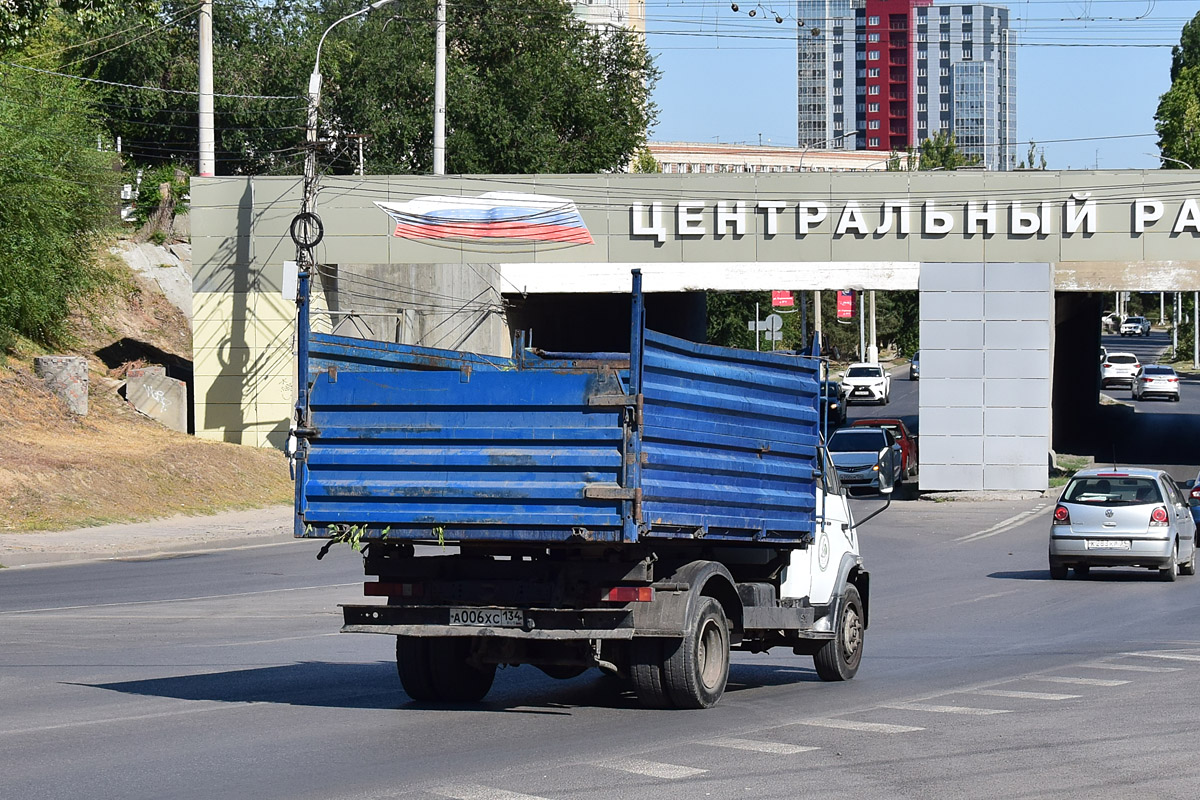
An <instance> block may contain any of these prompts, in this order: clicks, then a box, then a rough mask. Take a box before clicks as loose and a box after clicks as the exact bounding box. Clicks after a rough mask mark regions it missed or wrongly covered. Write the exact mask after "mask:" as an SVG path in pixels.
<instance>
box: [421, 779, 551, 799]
mask: <svg viewBox="0 0 1200 800" xmlns="http://www.w3.org/2000/svg"><path fill="white" fill-rule="evenodd" d="M430 791H431V792H432V793H433V794H436V795H441V796H442V797H450V798H453V800H546V798H544V797H538V796H537V795H534V794H521V793H520V792H508V791H505V790H504V789H494V788H492V787H491V786H480V785H479V784H477V783H457V784H454V785H453V786H439V787H438V788H436V789H430Z"/></svg>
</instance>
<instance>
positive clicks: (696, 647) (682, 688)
mask: <svg viewBox="0 0 1200 800" xmlns="http://www.w3.org/2000/svg"><path fill="white" fill-rule="evenodd" d="M698 599H699V602H698V603H696V605H695V608H694V609H693V611H692V615H691V619H689V620H688V627H687V633H686V634H684V637H683V639H681V640H680V641H679V643H678V646H677V647H676V648H675V650H674V652H672V653H671V654H670V655H668V656H667V659H666V661H665V662H664V665H663V677H664V678H665V679H666V684H667V692H668V694H670V696H671V701H672V702H673V703H674V705H675V706H676V707H678V708H711V707H713V706H715V705H716V704H717V701H718V700H720V699H721V695H723V694H725V684H726V682H727V681H728V680H729V621H728V620H727V619H726V618H725V610H724V609H722V608H721V604H720V603H718V602H717V601H716V599H714V598H712V597H701V598H698Z"/></svg>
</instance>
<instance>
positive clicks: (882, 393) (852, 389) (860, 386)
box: [842, 362, 892, 406]
mask: <svg viewBox="0 0 1200 800" xmlns="http://www.w3.org/2000/svg"><path fill="white" fill-rule="evenodd" d="M842 389H843V391H845V393H846V403H847V404H850V403H854V402H858V403H879V404H880V405H882V406H886V405H887V404H888V400H890V399H891V395H892V376H891V375H889V374H888V373H887V370H885V369H884V368H883V367H881V366H879V365H878V364H870V363H867V362H860V363H857V364H851V365H850V366H849V367H847V368H846V371H845V372H844V373H842Z"/></svg>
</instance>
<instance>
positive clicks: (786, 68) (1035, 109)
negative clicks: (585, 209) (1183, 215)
mask: <svg viewBox="0 0 1200 800" xmlns="http://www.w3.org/2000/svg"><path fill="white" fill-rule="evenodd" d="M942 4H943V2H942V0H935V5H942ZM731 5H732V4H731V3H730V2H722V1H721V0H647V2H646V32H647V44H648V45H649V48H650V52H651V53H652V54H653V55H654V56H655V62H656V63H657V65H658V67H659V69H660V70H661V71H662V73H663V74H662V77H661V78H660V80H659V82H658V86H657V88H656V90H655V92H654V101H655V103H657V105H658V106H659V117H658V124H657V126H656V127H655V128H654V130H653V131H652V132H651V135H650V138H651V140H654V141H689V142H744V143H748V144H758V143H759V142H760V141H761V142H762V143H763V144H775V145H786V146H794V145H795V144H796V35H797V32H800V33H803V28H801V27H799V26H798V25H797V18H796V4H795V2H794V0H793V2H786V3H774V4H771V3H762V4H759V3H756V2H753V0H747V2H740V0H739V2H738V3H737V5H738V11H736V12H735V11H733V9H732V8H731ZM995 5H1006V6H1008V8H1009V10H1010V12H1011V18H1012V22H1011V26H1012V29H1013V30H1015V31H1016V32H1017V36H1018V42H1019V45H1018V47H1017V134H1018V140H1019V142H1020V144H1019V145H1018V147H1017V156H1018V158H1019V159H1024V158H1025V154H1026V152H1027V151H1028V147H1029V145H1028V143H1029V141H1030V139H1032V140H1034V141H1035V142H1037V143H1038V144H1037V146H1038V148H1039V151H1040V152H1044V154H1045V157H1046V166H1047V167H1048V168H1049V169H1093V168H1097V167H1098V168H1099V169H1157V168H1158V167H1159V166H1160V164H1161V161H1160V159H1159V158H1158V157H1157V155H1156V154H1157V152H1158V147H1157V141H1158V139H1157V136H1156V135H1155V133H1154V112H1155V109H1156V108H1157V106H1158V100H1159V97H1160V96H1161V95H1162V93H1163V92H1165V91H1166V90H1167V89H1168V88H1169V87H1170V84H1171V80H1170V65H1171V45H1174V44H1178V43H1179V35H1180V32H1181V30H1182V28H1183V25H1184V23H1186V22H1187V21H1188V20H1190V19H1192V17H1194V16H1195V15H1196V14H1197V12H1200V0H1141V1H1140V2H1126V1H1125V0H1090V2H1075V3H1061V2H1049V1H1048V0H1024V2H1007V3H995ZM750 11H754V12H755V16H754V17H750V16H749V12H750ZM777 17H778V18H779V19H781V20H782V22H776V18H777ZM1116 45H1120V46H1116ZM1106 137H1107V138H1106ZM1117 137H1120V138H1117ZM1043 148H1044V150H1043Z"/></svg>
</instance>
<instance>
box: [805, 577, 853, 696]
mask: <svg viewBox="0 0 1200 800" xmlns="http://www.w3.org/2000/svg"><path fill="white" fill-rule="evenodd" d="M865 631H866V626H865V625H864V624H863V610H862V598H861V597H859V594H858V589H856V588H855V587H854V585H853V584H847V585H846V593H845V594H843V595H842V603H841V607H840V608H839V609H838V621H837V630H836V631H835V635H834V637H833V638H832V639H830V640H829V641H828V642H826V643H825V644H823V645H821V649H820V650H818V651H817V653H816V655H814V656H813V663H814V664H815V665H816V668H817V675H819V676H820V677H821V680H823V681H848V680H850V679H851V678H853V677H854V674H855V673H856V672H858V665H859V662H861V661H862V648H863V634H864V633H865Z"/></svg>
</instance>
